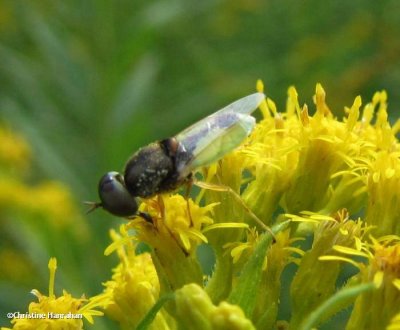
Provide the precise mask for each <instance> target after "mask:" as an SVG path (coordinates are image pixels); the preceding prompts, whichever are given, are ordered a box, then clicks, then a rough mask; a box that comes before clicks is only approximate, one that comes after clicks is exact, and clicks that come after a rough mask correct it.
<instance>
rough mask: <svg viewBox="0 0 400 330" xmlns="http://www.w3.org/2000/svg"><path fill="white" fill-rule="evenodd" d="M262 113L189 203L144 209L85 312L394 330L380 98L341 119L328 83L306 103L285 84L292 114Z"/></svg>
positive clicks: (393, 248) (393, 254) (389, 134)
mask: <svg viewBox="0 0 400 330" xmlns="http://www.w3.org/2000/svg"><path fill="white" fill-rule="evenodd" d="M263 88H264V87H263V84H262V82H261V81H259V82H258V83H257V89H258V90H259V91H263ZM260 109H261V112H262V119H261V120H260V121H259V123H258V124H257V125H256V128H255V129H254V131H253V132H252V134H251V135H250V136H249V137H248V139H247V140H246V141H244V142H243V144H242V145H241V146H240V147H238V148H237V149H236V150H234V151H233V152H232V153H230V154H228V155H226V156H225V157H224V158H223V159H221V160H220V161H218V163H216V164H212V165H211V166H209V167H207V168H203V169H201V170H200V173H199V174H200V175H201V180H202V181H203V183H201V184H199V186H200V187H201V188H202V189H201V190H200V192H199V193H198V194H197V195H196V197H195V198H194V199H191V198H189V199H186V198H184V197H183V196H182V195H179V194H177V193H174V194H166V195H160V196H157V197H155V198H151V199H148V200H144V201H143V203H142V204H141V206H140V211H141V212H146V213H147V214H149V215H150V216H151V219H152V221H149V220H148V219H143V218H140V217H138V218H136V219H133V220H130V221H129V222H127V223H126V224H124V225H122V226H121V228H120V230H119V233H118V234H117V233H116V232H114V231H112V232H111V236H112V240H113V242H112V243H111V245H110V246H109V247H108V248H107V249H106V254H107V255H108V254H110V253H114V252H116V253H117V255H118V258H119V264H118V265H117V266H116V267H115V268H114V270H113V275H112V278H111V279H110V280H109V281H107V282H106V283H104V291H103V292H102V293H99V295H98V296H94V297H92V298H90V299H89V306H91V305H90V304H91V303H92V304H93V305H92V306H95V307H96V308H101V309H103V310H104V312H105V315H106V316H108V317H110V318H112V319H114V320H115V321H117V322H118V323H119V325H120V327H121V328H122V329H134V328H138V329H199V330H200V329H275V328H290V329H312V328H317V327H319V326H320V325H322V324H324V323H325V322H329V320H330V319H331V318H332V317H333V316H334V315H335V314H336V313H338V312H340V311H342V310H348V311H349V315H348V317H347V321H346V326H345V327H346V329H391V330H393V329H400V321H399V320H400V236H399V235H400V225H399V224H400V222H399V219H400V158H399V156H400V144H399V142H398V139H397V138H396V135H397V134H398V132H399V129H400V121H397V122H395V123H394V124H393V125H392V124H390V123H389V121H388V113H387V95H386V93H385V92H384V91H382V92H377V93H375V95H374V96H373V97H372V100H371V101H370V102H366V103H365V104H364V105H363V102H362V100H361V97H356V98H355V100H354V102H353V104H352V105H350V106H349V107H345V108H344V114H343V118H338V117H336V116H335V115H334V114H333V112H332V111H331V109H330V108H329V106H328V103H327V101H326V94H325V91H324V89H323V87H322V86H321V85H320V84H317V86H316V90H315V95H314V106H312V107H311V106H308V105H300V102H299V99H298V95H297V92H296V90H295V88H294V87H290V88H289V90H288V98H287V104H286V109H285V111H283V112H280V111H279V110H278V108H277V106H276V105H275V103H274V102H273V101H272V100H270V99H266V100H265V101H264V102H263V103H262V104H261V105H260ZM143 244H145V245H146V251H147V252H138V251H139V250H141V249H139V246H141V245H143ZM201 245H209V246H210V247H211V248H212V250H213V252H214V257H215V264H214V265H213V270H212V272H211V274H208V275H205V272H204V271H203V268H202V265H201V263H200V261H199V256H198V253H197V251H198V247H199V246H201ZM290 264H294V265H292V267H294V268H295V274H294V276H293V278H291V279H290V280H286V282H285V281H283V277H282V274H283V272H284V271H285V270H286V269H287V268H288V265H290ZM349 267H351V271H350V272H349ZM344 270H346V271H345V272H344ZM349 274H351V275H349ZM283 286H287V287H290V289H289V290H286V291H285V290H282V287H283ZM283 292H288V293H287V296H286V297H283V296H282V294H283ZM42 300H43V299H42ZM283 300H287V301H290V309H291V314H290V317H288V318H287V319H285V320H280V319H279V317H278V315H279V311H280V308H281V305H280V304H281V301H283ZM81 303H82V302H81ZM349 307H351V308H349ZM71 308H72V307H71ZM79 308H81V307H79ZM89 314H90V313H89ZM16 325H17V323H15V328H16ZM54 328H55V327H54ZM48 329H53V327H49V328H48Z"/></svg>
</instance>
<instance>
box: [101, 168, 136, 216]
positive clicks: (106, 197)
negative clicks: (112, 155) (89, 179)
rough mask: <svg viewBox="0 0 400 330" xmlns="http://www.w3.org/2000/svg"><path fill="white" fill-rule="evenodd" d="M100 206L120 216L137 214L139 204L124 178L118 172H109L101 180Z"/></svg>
mask: <svg viewBox="0 0 400 330" xmlns="http://www.w3.org/2000/svg"><path fill="white" fill-rule="evenodd" d="M98 190H99V197H100V200H101V204H100V206H102V207H103V208H104V209H105V210H106V211H108V212H110V213H111V214H114V215H116V216H118V217H131V216H134V215H136V213H137V210H138V205H137V202H136V200H135V198H134V197H133V196H131V195H130V194H129V192H128V190H127V189H126V187H125V182H124V178H123V176H122V175H121V174H119V173H118V172H108V173H106V174H105V175H103V177H102V178H101V179H100V181H99V188H98Z"/></svg>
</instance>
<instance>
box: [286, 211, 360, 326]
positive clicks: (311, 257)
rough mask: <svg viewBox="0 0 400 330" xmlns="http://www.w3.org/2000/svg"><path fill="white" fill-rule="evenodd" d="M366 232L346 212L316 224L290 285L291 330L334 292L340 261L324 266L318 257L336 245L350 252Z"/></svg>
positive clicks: (333, 257) (315, 219)
mask: <svg viewBox="0 0 400 330" xmlns="http://www.w3.org/2000/svg"><path fill="white" fill-rule="evenodd" d="M311 216H313V217H314V219H313V220H314V221H317V217H316V216H315V215H311ZM367 231H368V228H367V227H365V225H364V224H363V223H362V222H361V221H360V220H358V221H353V220H350V219H349V218H348V213H347V212H346V211H342V212H338V213H337V214H335V215H333V216H332V217H331V218H330V219H329V220H319V224H318V225H317V227H316V228H315V230H314V241H313V245H312V248H311V249H310V250H309V251H307V252H306V253H305V254H304V256H303V257H302V259H301V261H300V264H299V269H298V271H297V273H296V275H295V277H294V279H293V281H292V284H291V305H292V318H291V321H290V327H291V328H292V327H293V328H295V329H296V328H298V327H299V324H300V323H301V322H302V320H303V319H304V317H305V316H307V315H309V314H310V313H311V312H312V311H313V310H314V309H315V308H317V307H318V306H320V305H321V303H322V302H324V301H325V300H326V299H327V298H329V297H330V296H331V295H332V294H333V293H334V292H335V290H336V281H337V279H338V275H339V272H340V259H339V257H337V259H336V258H335V256H332V259H329V260H335V261H334V262H330V263H326V262H323V261H322V260H326V259H323V258H322V257H320V256H321V255H327V254H331V253H333V248H332V247H333V246H336V245H339V244H340V245H342V246H344V247H352V248H353V247H354V246H355V245H356V242H359V241H361V239H362V238H363V237H364V236H365V234H366V232H367ZM324 258H325V257H324ZM310 281H312V285H310Z"/></svg>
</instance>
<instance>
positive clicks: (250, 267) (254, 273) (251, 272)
mask: <svg viewBox="0 0 400 330" xmlns="http://www.w3.org/2000/svg"><path fill="white" fill-rule="evenodd" d="M289 222H290V221H285V222H283V223H281V224H279V225H277V226H274V228H273V229H272V231H273V232H274V233H277V232H279V231H281V230H283V229H284V228H286V227H287V225H288V224H289ZM271 243H272V235H271V234H270V233H269V232H265V233H264V234H263V235H262V237H261V239H260V241H259V242H258V243H257V246H256V248H255V250H254V253H253V254H252V256H251V257H250V258H249V260H248V261H247V263H246V264H245V265H244V267H243V270H242V273H241V274H240V277H239V279H238V282H237V285H236V287H234V288H233V290H232V292H231V294H230V295H229V297H228V302H230V303H231V304H236V305H239V306H240V307H241V308H242V310H243V312H244V313H245V315H246V316H247V317H248V318H251V316H252V314H253V311H254V307H255V306H256V303H257V300H256V299H257V296H258V293H259V287H260V282H261V278H262V271H263V270H262V268H263V264H264V259H265V255H266V253H267V250H268V247H269V246H270V245H271Z"/></svg>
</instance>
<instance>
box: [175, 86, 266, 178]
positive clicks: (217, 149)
mask: <svg viewBox="0 0 400 330" xmlns="http://www.w3.org/2000/svg"><path fill="white" fill-rule="evenodd" d="M264 99H265V95H264V94H262V93H255V94H251V95H249V96H246V97H244V98H241V99H239V100H237V101H235V102H233V103H231V104H229V105H228V106H226V107H225V108H223V109H221V110H219V111H217V112H215V113H213V114H212V115H210V116H208V117H206V118H204V119H202V120H200V121H199V122H197V123H195V124H194V125H192V126H190V127H189V128H187V129H185V130H184V131H183V132H181V133H179V134H178V135H176V136H175V138H176V139H177V141H178V142H180V145H179V150H178V153H177V155H176V166H177V171H178V173H180V177H185V176H187V175H188V174H189V173H190V172H192V171H193V170H194V169H195V168H198V167H201V166H205V165H209V164H212V163H214V162H215V161H217V160H218V159H220V158H222V157H223V156H224V155H225V154H227V153H229V152H230V151H232V150H233V149H235V148H236V147H237V146H239V145H240V143H241V142H242V141H243V140H244V139H245V138H246V137H247V136H248V135H249V134H250V132H251V131H252V130H253V128H254V125H255V119H254V117H252V116H251V115H250V114H251V113H252V112H253V111H254V110H255V109H257V107H258V105H259V104H260V103H261V101H262V100H264Z"/></svg>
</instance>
